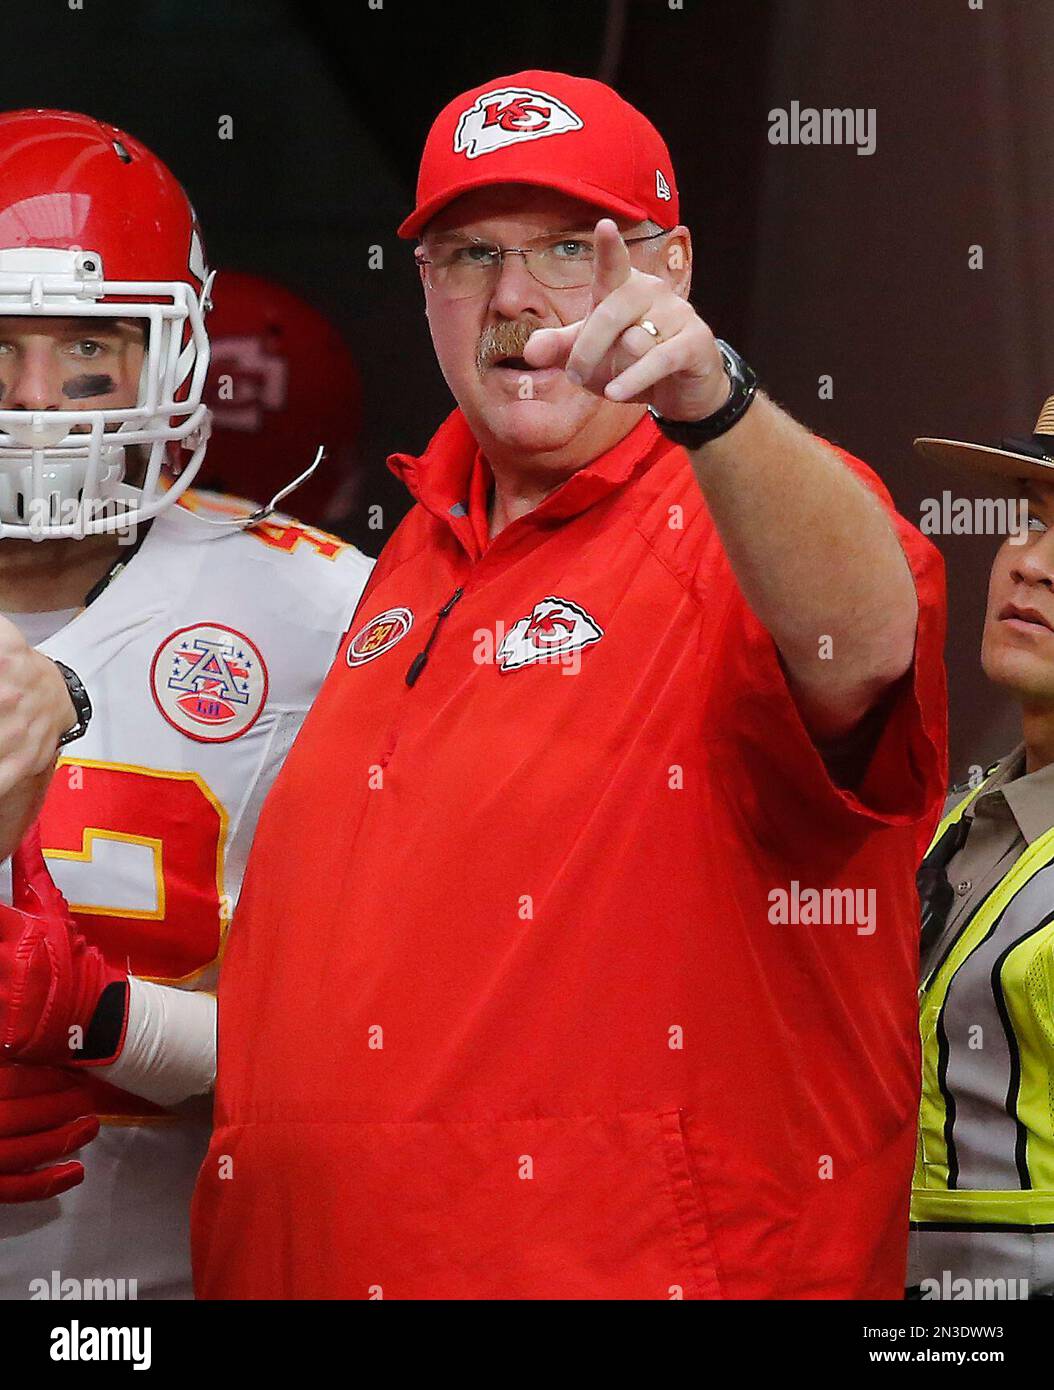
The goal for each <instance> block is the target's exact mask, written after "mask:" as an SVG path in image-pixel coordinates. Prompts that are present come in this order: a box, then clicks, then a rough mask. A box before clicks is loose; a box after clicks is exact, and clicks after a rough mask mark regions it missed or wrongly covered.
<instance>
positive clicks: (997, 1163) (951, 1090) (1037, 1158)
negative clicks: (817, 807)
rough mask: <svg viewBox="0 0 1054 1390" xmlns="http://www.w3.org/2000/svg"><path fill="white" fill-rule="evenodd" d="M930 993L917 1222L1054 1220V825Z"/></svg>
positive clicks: (924, 997)
mask: <svg viewBox="0 0 1054 1390" xmlns="http://www.w3.org/2000/svg"><path fill="white" fill-rule="evenodd" d="M986 780H987V779H986ZM984 786H985V783H984V782H982V783H981V785H980V786H978V787H977V788H975V789H974V790H973V791H972V792H971V793H970V795H969V796H967V797H965V798H964V799H963V800H962V801H961V802H960V803H959V805H958V806H956V807H955V808H954V809H953V810H952V811H951V812H949V814H948V815H947V816H945V818H944V819H943V820H942V821H941V823H940V825H939V826H938V828H937V832H936V834H935V836H934V839H933V844H936V843H937V841H938V840H939V839H940V837H941V836H942V835H943V834H944V832H945V831H946V830H947V829H948V828H949V826H951V825H952V824H954V822H955V821H957V820H958V819H959V818H960V817H961V816H962V814H963V812H964V811H965V809H966V807H967V806H968V805H969V804H970V802H971V801H973V799H974V798H975V797H976V796H977V795H979V793H980V792H981V791H982V790H983V788H984ZM933 844H931V846H930V849H931V850H932V848H933ZM919 994H920V1005H921V1008H920V1020H919V1026H920V1031H921V1036H922V1067H923V1074H922V1100H921V1105H920V1111H919V1142H918V1153H917V1158H916V1165H915V1177H914V1183H913V1189H912V1200H911V1219H912V1221H913V1222H917V1223H920V1224H923V1225H924V1224H930V1223H932V1224H942V1225H948V1224H950V1225H967V1226H969V1225H991V1224H996V1225H1000V1226H1004V1225H1005V1226H1050V1225H1054V1094H1052V1078H1054V827H1052V828H1051V829H1050V830H1048V831H1047V832H1046V833H1045V834H1044V835H1042V836H1041V837H1040V838H1039V839H1038V840H1036V841H1035V843H1034V844H1032V845H1029V846H1028V847H1027V848H1026V849H1025V850H1024V852H1023V853H1022V854H1021V855H1020V856H1019V857H1018V859H1017V860H1016V861H1015V862H1014V864H1013V865H1012V867H1011V868H1010V870H1009V871H1008V873H1007V874H1006V875H1005V876H1004V877H1003V879H1002V880H1001V881H1000V882H999V883H998V884H997V885H996V887H995V888H994V889H993V890H992V892H991V893H990V894H989V895H988V896H987V898H985V899H984V901H983V902H981V903H980V904H979V905H978V906H977V908H975V910H974V912H973V913H972V915H971V916H970V917H969V918H968V920H967V921H966V922H965V924H964V925H963V927H962V928H961V930H960V931H959V933H958V935H957V936H956V938H955V940H954V941H953V942H952V943H951V945H950V946H949V947H948V949H947V950H946V951H945V953H944V955H943V957H942V958H941V959H939V960H938V961H937V962H936V964H935V966H934V968H933V970H932V971H931V972H930V974H929V976H928V978H927V979H926V980H925V982H924V983H923V986H922V988H921V989H920V991H919Z"/></svg>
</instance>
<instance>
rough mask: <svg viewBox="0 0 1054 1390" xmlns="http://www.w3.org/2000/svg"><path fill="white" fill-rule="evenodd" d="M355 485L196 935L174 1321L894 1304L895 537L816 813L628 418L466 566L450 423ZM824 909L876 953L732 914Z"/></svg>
mask: <svg viewBox="0 0 1054 1390" xmlns="http://www.w3.org/2000/svg"><path fill="white" fill-rule="evenodd" d="M846 461H847V463H848V464H849V466H850V467H852V468H853V469H854V470H856V471H857V472H858V473H859V474H860V475H861V476H862V477H864V478H865V480H866V481H867V482H868V484H869V485H870V486H871V487H872V488H873V489H874V490H875V491H876V492H877V493H878V494H879V495H880V496H881V498H882V500H883V502H884V503H885V504H886V505H887V506H888V505H889V499H888V497H887V496H886V494H885V492H884V491H883V490H882V488H881V486H880V484H878V482H877V480H876V479H875V478H874V476H873V475H872V474H870V473H869V472H868V471H867V470H866V469H865V468H864V466H863V465H862V464H860V463H858V462H857V461H855V460H853V459H847V460H846ZM392 466H393V467H395V468H396V470H397V471H398V472H399V473H401V475H402V477H403V478H404V479H405V481H406V483H407V486H408V487H409V488H410V489H411V491H412V492H413V493H414V495H415V496H416V497H417V498H418V501H419V505H418V506H416V507H415V508H414V509H413V511H412V512H411V513H410V515H409V516H408V517H407V518H406V519H405V520H404V521H403V523H402V525H401V526H400V527H399V529H398V531H397V532H396V534H395V535H394V536H393V537H392V539H391V541H390V542H389V544H388V546H387V547H386V549H385V551H384V554H383V555H382V557H381V560H380V562H379V564H378V566H377V568H376V570H375V571H374V574H373V576H372V579H371V581H370V584H369V586H368V588H367V590H366V594H365V596H364V598H363V600H362V603H361V604H360V606H359V610H358V613H357V614H356V618H355V621H354V623H353V624H352V631H351V635H350V637H349V638H348V639H347V640H346V642H345V644H344V647H343V648H342V650H341V653H340V655H339V656H338V658H337V661H336V663H335V665H334V667H333V670H332V671H331V673H330V675H329V677H328V680H327V682H326V684H325V686H324V688H323V690H322V693H321V695H320V696H319V698H318V700H317V703H316V704H315V706H314V709H313V711H312V713H311V715H310V716H309V718H308V721H307V723H306V725H305V726H304V729H303V732H302V733H301V735H300V737H299V738H298V740H297V742H296V745H295V747H294V748H293V751H292V753H291V754H290V756H289V758H288V760H287V762H286V764H285V767H284V769H283V771H282V774H281V776H280V778H279V780H278V782H277V784H276V786H275V788H274V790H273V792H272V794H271V796H270V797H269V799H268V802H267V804H266V806H265V808H264V812H263V815H262V818H261V821H260V826H259V829H258V831H257V835H256V841H255V845H254V848H253V854H252V857H251V860H250V864H249V868H248V873H247V878H246V883H245V888H244V891H243V894H242V900H241V903H240V906H239V908H238V911H237V913H236V916H235V920H234V925H233V929H232V932H231V939H230V946H229V950H228V953H227V957H226V960H225V964H224V969H223V974H222V978H221V983H220V1057H219V1078H220V1079H219V1089H218V1094H217V1115H216V1130H215V1134H214V1137H213V1140H212V1147H211V1150H210V1153H209V1157H208V1159H207V1160H206V1162H205V1165H204V1167H203V1169H202V1173H201V1177H200V1180H199V1185H198V1191H197V1194H196V1198H195V1206H194V1237H195V1257H196V1269H197V1285H198V1291H199V1294H200V1295H201V1296H204V1297H236V1298H252V1297H302V1296H303V1297H308V1296H317V1297H349V1298H370V1297H387V1298H658V1299H669V1298H678V1297H685V1298H722V1297H726V1298H727V1297H732V1298H737V1297H884V1298H896V1297H898V1296H900V1294H901V1292H902V1281H903V1276H904V1262H905V1248H906V1240H907V1202H908V1188H909V1184H910V1178H911V1169H912V1157H913V1150H914V1142H915V1121H916V1106H917V1085H918V1056H917V1014H916V1004H915V987H916V961H917V954H918V953H917V932H918V921H917V902H916V896H915V887H914V871H915V866H916V860H917V854H916V840H917V838H918V837H919V836H920V835H921V834H924V833H927V832H928V830H929V827H930V826H931V825H932V824H933V822H934V821H935V818H936V815H937V813H938V811H939V809H940V803H941V800H942V796H943V790H944V781H945V778H944V764H943V752H944V744H945V708H944V687H943V671H942V664H941V647H942V640H943V606H942V571H941V565H940V561H939V558H938V556H937V554H936V552H935V551H934V550H933V548H932V547H931V546H930V545H929V544H928V543H927V542H925V541H923V540H922V538H921V537H920V536H919V535H918V534H917V533H916V532H915V531H914V530H913V529H912V528H911V527H909V526H908V525H907V524H906V523H905V522H903V521H902V520H900V519H899V518H898V519H897V527H898V530H899V534H900V537H901V541H902V544H903V545H904V548H905V551H906V553H907V555H908V558H909V560H910V563H911V566H912V570H913V572H914V575H915V579H916V583H917V588H918V594H919V608H920V618H919V637H918V645H917V656H916V663H915V669H914V674H913V678H912V677H908V678H906V679H905V681H904V683H903V686H902V688H901V689H900V691H899V693H898V696H897V699H896V703H895V705H894V707H893V709H892V712H891V713H890V715H889V717H888V719H887V721H886V724H885V728H884V733H883V735H882V737H881V741H880V743H879V746H878V749H877V751H876V753H875V755H874V758H873V760H872V762H871V765H870V769H869V771H868V773H867V776H866V778H865V780H864V781H863V783H862V785H861V786H860V787H859V789H858V791H857V793H856V794H855V795H854V794H852V793H850V792H846V791H841V790H839V789H838V788H837V787H836V786H834V785H833V784H832V782H831V780H830V778H829V777H828V774H827V772H826V770H825V767H824V764H823V762H822V761H821V759H820V757H819V756H818V755H817V752H816V750H815V748H814V746H813V744H812V742H811V741H810V739H809V737H808V735H807V733H806V731H805V729H804V727H803V725H802V723H801V721H800V719H799V716H798V713H797V710H796V708H795V705H794V703H793V701H792V699H791V697H790V695H789V693H788V690H787V686H786V683H785V681H784V677H783V674H782V671H781V667H780V663H779V659H778V655H777V652H776V649H775V647H774V644H773V642H772V640H771V638H770V637H769V636H768V634H767V633H766V632H765V631H764V629H763V628H762V627H761V626H760V624H759V623H758V622H757V620H756V619H755V618H754V617H753V616H752V614H751V612H750V610H749V609H748V607H747V605H746V603H745V601H744V599H743V596H742V594H741V593H740V591H739V588H738V586H737V584H736V582H735V580H734V578H733V576H732V573H731V570H730V567H729V564H728V561H727V559H726V557H725V555H724V552H723V550H722V547H721V545H720V542H719V540H718V538H717V535H716V532H715V529H714V526H713V524H712V522H711V520H710V517H709V515H708V513H707V510H706V506H705V504H704V501H703V497H702V494H701V492H700V490H699V487H698V485H697V483H696V481H695V478H694V476H693V473H692V470H691V467H690V463H689V460H688V457H687V455H686V454H685V453H684V451H683V450H681V449H679V448H676V447H674V446H672V445H671V444H669V442H668V441H666V440H665V439H664V438H663V437H662V436H661V435H660V434H659V433H658V431H657V430H656V428H655V426H654V424H652V422H651V421H650V420H649V419H648V418H645V419H644V420H642V421H641V423H640V424H639V425H638V426H637V427H636V428H635V429H634V430H633V431H632V432H631V433H630V434H629V435H627V436H626V438H624V439H623V440H622V441H621V442H620V443H619V444H617V445H616V446H615V447H614V448H613V449H611V450H610V451H609V452H608V453H607V454H606V455H604V456H602V457H601V458H599V459H597V460H595V461H594V462H593V463H591V464H590V465H589V466H588V467H586V468H583V469H582V470H581V471H580V472H578V473H576V474H575V475H574V476H572V477H571V478H570V479H569V480H568V481H567V482H566V483H564V484H563V486H562V487H560V488H559V489H557V490H556V491H555V492H554V493H552V494H551V495H550V496H549V497H547V498H546V499H545V501H544V502H542V504H541V505H540V506H538V507H537V508H536V509H535V510H534V511H533V512H531V513H530V514H529V515H527V516H525V517H522V518H520V519H519V520H517V521H515V522H513V523H512V524H511V525H510V526H508V527H507V528H506V529H505V530H504V531H502V532H501V533H500V535H498V536H497V538H496V539H495V540H494V541H492V542H490V543H489V544H487V542H486V518H485V498H486V483H487V469H486V465H485V464H484V462H483V461H482V459H481V458H480V456H479V451H478V449H477V447H476V445H475V442H474V440H473V438H472V436H471V434H470V432H469V430H468V426H467V424H466V422H465V420H464V418H463V417H462V416H461V414H460V412H458V411H455V412H454V413H453V414H452V415H451V416H450V417H449V418H448V420H447V421H446V422H445V423H444V424H443V426H442V427H441V428H440V430H439V431H438V433H437V434H436V436H435V438H434V439H433V440H432V442H431V444H430V445H429V447H428V449H427V451H426V453H425V454H424V455H423V456H422V457H421V458H420V459H412V458H409V457H403V456H396V458H394V459H393V460H392ZM793 544H794V538H793V536H789V537H785V538H784V537H778V536H774V537H773V539H772V553H773V563H778V562H779V554H780V549H781V547H782V546H784V545H793ZM441 615H445V616H441ZM424 652H427V658H426V659H424V660H422V656H421V654H422V653H424ZM413 672H416V679H413ZM411 680H412V683H411ZM794 885H797V888H795V886H794ZM832 887H833V888H839V889H842V888H849V889H859V890H860V893H861V897H860V899H859V900H857V901H860V902H861V903H862V902H864V901H865V900H866V897H865V895H866V894H867V892H868V891H869V890H874V891H875V893H876V900H877V907H876V910H875V915H874V919H873V920H874V922H875V924H876V928H877V929H875V930H873V931H872V932H870V933H869V932H868V931H867V930H866V929H863V930H862V929H861V928H860V927H859V925H855V926H854V925H853V924H852V923H851V922H848V923H846V922H843V924H842V925H837V924H831V925H813V924H812V923H811V921H810V920H808V918H809V914H808V912H807V911H804V912H803V911H799V909H798V907H794V906H791V907H790V908H788V911H790V912H791V913H792V914H796V916H795V920H794V921H792V922H790V923H782V924H781V923H780V922H779V921H776V920H774V918H773V912H774V908H773V903H774V901H776V900H777V898H778V895H779V894H780V893H782V894H784V895H785V899H786V901H787V902H791V903H798V904H800V903H801V902H803V901H804V899H803V898H802V896H801V895H802V894H803V893H805V892H806V890H810V889H815V890H823V889H824V888H832ZM774 893H775V894H776V895H777V898H774V897H773V896H772V895H773V894H774ZM795 893H796V894H797V897H795V896H794V895H795ZM832 901H833V899H832ZM838 901H839V902H844V901H845V899H843V898H841V897H839V899H838ZM862 910H863V909H861V911H862ZM847 911H849V910H848V909H847ZM777 916H778V911H777Z"/></svg>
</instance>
